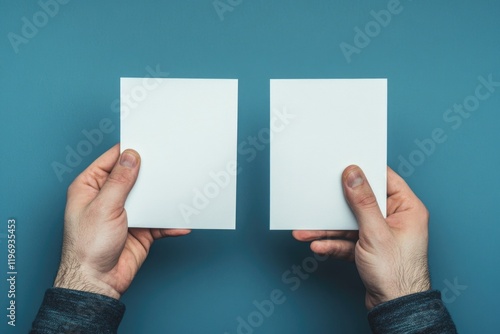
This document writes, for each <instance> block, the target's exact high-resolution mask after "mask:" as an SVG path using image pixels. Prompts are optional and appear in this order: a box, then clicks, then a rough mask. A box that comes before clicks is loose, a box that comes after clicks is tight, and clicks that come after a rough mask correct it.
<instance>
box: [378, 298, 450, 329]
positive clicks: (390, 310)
mask: <svg viewBox="0 0 500 334" xmlns="http://www.w3.org/2000/svg"><path fill="white" fill-rule="evenodd" d="M368 321H369V323H370V327H371V329H372V331H373V333H384V334H388V333H390V334H393V333H394V334H395V333H426V334H438V333H439V334H451V333H456V332H457V329H456V328H455V324H454V323H453V320H452V319H451V316H450V314H449V313H448V310H447V309H446V307H445V305H444V304H443V301H442V300H441V292H439V291H436V290H433V291H426V292H421V293H415V294H412V295H408V296H404V297H401V298H397V299H394V300H391V301H388V302H386V303H382V304H380V305H377V306H375V307H374V308H373V309H372V310H371V311H370V312H369V313H368Z"/></svg>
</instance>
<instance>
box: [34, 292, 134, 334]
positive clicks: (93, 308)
mask: <svg viewBox="0 0 500 334" xmlns="http://www.w3.org/2000/svg"><path fill="white" fill-rule="evenodd" d="M124 312H125V305H124V304H123V303H122V302H120V301H118V300H116V299H114V298H110V297H107V296H103V295H98V294H94V293H89V292H83V291H77V290H69V289H61V288H51V289H48V290H47V291H46V293H45V297H44V300H43V302H42V306H41V307H40V309H39V311H38V314H37V316H36V318H35V321H33V327H32V329H31V332H30V333H36V334H49V333H116V332H117V330H118V326H119V324H120V321H121V320H122V317H123V314H124Z"/></svg>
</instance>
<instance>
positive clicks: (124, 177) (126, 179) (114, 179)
mask: <svg viewBox="0 0 500 334" xmlns="http://www.w3.org/2000/svg"><path fill="white" fill-rule="evenodd" d="M107 182H110V183H116V184H128V183H130V175H129V174H128V173H126V172H125V171H120V172H115V173H111V174H109V176H108V179H107Z"/></svg>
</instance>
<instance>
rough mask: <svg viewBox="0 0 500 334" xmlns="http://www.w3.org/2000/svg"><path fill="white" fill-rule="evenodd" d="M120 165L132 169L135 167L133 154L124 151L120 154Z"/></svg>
mask: <svg viewBox="0 0 500 334" xmlns="http://www.w3.org/2000/svg"><path fill="white" fill-rule="evenodd" d="M120 165H122V166H123V167H127V168H134V167H135V166H137V157H136V156H135V155H134V154H132V153H129V152H127V151H125V152H123V153H122V156H121V158H120Z"/></svg>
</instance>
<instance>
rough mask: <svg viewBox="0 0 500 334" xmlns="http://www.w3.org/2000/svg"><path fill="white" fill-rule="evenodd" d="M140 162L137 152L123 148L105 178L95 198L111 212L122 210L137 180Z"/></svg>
mask: <svg viewBox="0 0 500 334" xmlns="http://www.w3.org/2000/svg"><path fill="white" fill-rule="evenodd" d="M140 163H141V158H140V156H139V153H137V152H136V151H134V150H130V149H129V150H125V151H124V152H123V153H122V154H121V156H120V159H119V161H118V162H117V163H116V164H115V166H114V167H113V170H112V171H111V173H110V174H109V176H108V178H107V179H106V182H105V183H104V185H103V186H102V189H101V191H100V192H99V195H98V196H97V197H96V200H98V201H99V203H100V204H102V205H105V206H106V207H108V209H109V210H111V212H114V211H115V210H116V212H120V211H121V210H123V207H124V205H125V200H126V199H127V196H128V194H129V192H130V190H131V189H132V187H133V186H134V184H135V181H136V180H137V176H138V174H139V167H140ZM108 212H109V211H108ZM120 213H121V212H120Z"/></svg>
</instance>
